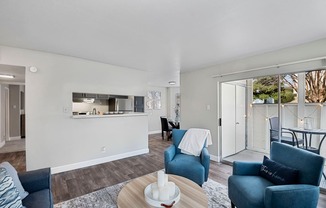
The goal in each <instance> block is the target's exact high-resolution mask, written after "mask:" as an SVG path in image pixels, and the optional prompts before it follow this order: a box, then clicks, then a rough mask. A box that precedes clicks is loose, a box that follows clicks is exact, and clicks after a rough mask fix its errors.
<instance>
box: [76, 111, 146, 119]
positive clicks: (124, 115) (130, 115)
mask: <svg viewBox="0 0 326 208" xmlns="http://www.w3.org/2000/svg"><path fill="white" fill-rule="evenodd" d="M147 115H148V114H147V113H137V112H134V113H123V114H108V115H73V116H71V118H74V119H80V118H111V117H133V116H147Z"/></svg>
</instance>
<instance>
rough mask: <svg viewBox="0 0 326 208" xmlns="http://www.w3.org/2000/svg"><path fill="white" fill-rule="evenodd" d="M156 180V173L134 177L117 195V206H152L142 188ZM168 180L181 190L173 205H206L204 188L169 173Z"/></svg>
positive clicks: (128, 207) (197, 206)
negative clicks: (178, 198) (146, 199)
mask: <svg viewBox="0 0 326 208" xmlns="http://www.w3.org/2000/svg"><path fill="white" fill-rule="evenodd" d="M156 180H157V178H156V174H155V173H154V174H148V175H145V176H142V177H139V178H136V179H134V180H132V181H131V182H129V183H128V184H127V185H125V186H124V187H123V188H122V190H121V191H120V193H119V195H118V207H119V208H130V207H152V206H150V205H149V204H147V202H146V201H145V196H144V189H145V188H146V186H147V185H149V184H151V183H153V182H155V181H156ZM169 181H172V182H174V183H175V184H176V185H177V186H178V187H179V188H180V192H181V196H180V201H179V202H178V203H176V204H175V205H174V206H173V207H196V208H200V207H205V208H207V206H208V199H207V196H206V194H205V192H204V190H203V189H202V188H201V187H200V186H198V185H197V184H196V183H194V182H193V181H191V180H189V179H187V178H184V177H181V176H177V175H170V174H169Z"/></svg>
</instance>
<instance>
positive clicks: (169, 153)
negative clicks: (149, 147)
mask: <svg viewBox="0 0 326 208" xmlns="http://www.w3.org/2000/svg"><path fill="white" fill-rule="evenodd" d="M186 131H187V130H180V129H173V130H172V141H173V144H172V145H171V146H170V147H168V148H167V149H166V150H165V151H164V165H165V172H166V173H168V174H174V175H179V176H183V177H185V178H188V179H190V180H192V181H194V182H195V183H197V184H198V185H200V186H201V185H202V184H203V183H204V182H205V181H207V179H208V173H209V163H210V155H209V153H208V150H207V148H206V147H205V145H204V147H203V149H202V152H201V155H200V156H199V157H196V156H193V155H186V154H182V153H181V150H180V149H179V148H178V146H179V143H180V141H181V139H182V137H183V135H184V134H185V133H186Z"/></svg>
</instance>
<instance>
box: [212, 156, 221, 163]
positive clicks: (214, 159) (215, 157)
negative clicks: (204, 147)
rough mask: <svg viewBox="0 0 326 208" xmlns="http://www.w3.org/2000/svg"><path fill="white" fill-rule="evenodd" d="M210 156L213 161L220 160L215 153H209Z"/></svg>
mask: <svg viewBox="0 0 326 208" xmlns="http://www.w3.org/2000/svg"><path fill="white" fill-rule="evenodd" d="M210 156H211V160H212V161H215V162H221V157H219V156H216V155H210Z"/></svg>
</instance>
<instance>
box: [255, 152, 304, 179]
mask: <svg viewBox="0 0 326 208" xmlns="http://www.w3.org/2000/svg"><path fill="white" fill-rule="evenodd" d="M260 175H261V176H262V177H264V178H266V179H267V180H269V181H270V182H272V183H274V184H277V185H286V184H296V183H297V182H298V176H299V171H298V170H296V169H293V168H290V167H286V166H284V165H282V164H280V163H277V162H275V161H273V160H271V159H269V158H268V157H266V156H264V161H263V164H262V165H261V169H260Z"/></svg>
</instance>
